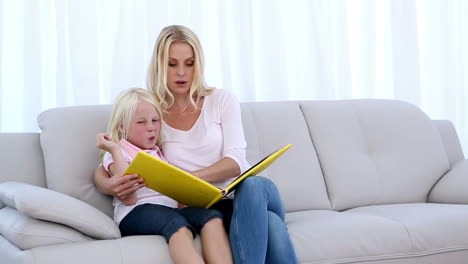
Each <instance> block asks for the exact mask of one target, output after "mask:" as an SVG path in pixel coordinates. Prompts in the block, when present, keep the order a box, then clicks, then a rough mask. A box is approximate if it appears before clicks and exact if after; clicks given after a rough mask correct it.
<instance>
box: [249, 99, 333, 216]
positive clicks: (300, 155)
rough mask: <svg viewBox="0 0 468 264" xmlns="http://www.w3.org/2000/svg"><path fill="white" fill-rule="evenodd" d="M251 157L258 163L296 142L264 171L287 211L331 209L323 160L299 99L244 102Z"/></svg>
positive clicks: (263, 173)
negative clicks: (274, 185)
mask: <svg viewBox="0 0 468 264" xmlns="http://www.w3.org/2000/svg"><path fill="white" fill-rule="evenodd" d="M241 109H242V122H243V128H244V131H245V136H246V140H247V160H248V161H249V163H250V164H255V163H256V162H258V161H259V160H260V159H261V158H263V157H264V156H266V155H267V154H269V153H271V152H272V151H274V150H275V149H277V148H279V147H281V146H285V145H286V144H292V147H291V149H289V150H288V151H287V152H286V153H285V154H284V155H283V156H281V157H280V158H279V159H278V160H277V161H276V162H275V163H273V164H272V165H271V166H270V167H269V168H268V169H267V170H266V171H264V172H262V173H261V174H260V175H262V176H266V177H268V178H270V179H271V180H272V181H273V182H275V184H276V185H277V186H278V190H279V192H280V193H281V196H282V198H283V200H284V203H285V206H286V211H288V212H291V211H301V210H310V209H331V204H330V200H329V199H328V194H327V190H326V186H325V182H324V180H323V175H322V171H321V169H320V163H319V161H318V158H317V154H316V152H315V148H314V145H313V143H312V140H311V138H310V134H309V130H308V127H307V123H306V122H305V119H304V115H303V114H302V111H301V108H300V105H299V103H298V102H255V103H241Z"/></svg>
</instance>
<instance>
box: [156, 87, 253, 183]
mask: <svg viewBox="0 0 468 264" xmlns="http://www.w3.org/2000/svg"><path fill="white" fill-rule="evenodd" d="M162 129H163V135H164V143H163V145H162V149H163V151H164V156H165V157H166V159H167V160H168V162H169V163H171V164H173V165H174V166H177V167H179V168H180V169H183V170H185V171H188V172H191V171H195V170H198V169H202V168H206V167H208V166H211V165H212V164H214V163H216V162H218V161H219V160H220V159H222V158H224V157H229V158H231V159H233V160H234V161H236V162H237V164H239V167H240V169H241V171H242V172H243V171H245V170H246V169H248V168H249V164H248V163H247V160H246V159H245V147H246V145H247V144H246V141H245V137H244V130H243V128H242V121H241V111H240V104H239V101H238V100H237V98H236V97H235V96H234V95H233V94H231V93H229V92H228V91H226V90H219V89H216V90H215V91H214V92H213V93H211V94H210V95H208V96H206V97H205V100H204V102H203V106H202V110H201V113H200V116H199V117H198V119H197V121H196V122H195V124H194V125H193V127H192V128H191V129H190V130H188V131H183V130H179V129H175V128H172V127H171V126H169V125H168V124H166V123H165V122H163V128H162ZM232 180H233V179H230V180H228V181H225V182H219V183H214V185H216V186H218V187H219V188H225V187H226V186H227V185H229V184H230V183H231V182H232Z"/></svg>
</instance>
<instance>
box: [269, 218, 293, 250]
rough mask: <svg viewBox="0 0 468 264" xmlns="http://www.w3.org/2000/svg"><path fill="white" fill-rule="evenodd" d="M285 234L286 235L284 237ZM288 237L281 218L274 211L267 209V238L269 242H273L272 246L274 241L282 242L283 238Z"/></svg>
mask: <svg viewBox="0 0 468 264" xmlns="http://www.w3.org/2000/svg"><path fill="white" fill-rule="evenodd" d="M285 236H286V237H285ZM287 237H289V233H288V229H287V227H286V224H285V223H284V221H283V219H281V217H280V216H279V215H277V214H276V213H273V212H271V211H268V238H269V239H268V240H269V243H272V244H273V247H274V246H280V245H276V243H280V244H281V243H282V242H281V241H284V239H285V238H287Z"/></svg>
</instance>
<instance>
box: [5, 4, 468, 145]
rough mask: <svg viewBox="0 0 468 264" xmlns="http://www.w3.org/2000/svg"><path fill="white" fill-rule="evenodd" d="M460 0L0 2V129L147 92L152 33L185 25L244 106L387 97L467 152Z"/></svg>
mask: <svg viewBox="0 0 468 264" xmlns="http://www.w3.org/2000/svg"><path fill="white" fill-rule="evenodd" d="M466 14H468V1H465V0H378V1H375V0H349V1H346V0H284V1H282V0H223V1H217V0H198V1H193V0H192V1H191V0H178V1H170V0H167V1H163V0H160V1H158V0H146V1H145V0H136V1H131V0H120V1H118V0H80V1H78V0H0V131H2V132H23V131H24V132H27V131H37V130H38V128H37V125H36V116H37V115H38V113H40V112H41V111H43V110H45V109H48V108H53V107H60V106H69V105H83V104H103V103H106V104H107V103H112V102H113V100H114V98H115V96H116V95H117V94H118V93H119V92H120V91H121V90H123V89H126V88H129V87H145V79H146V69H147V66H148V63H149V59H150V57H151V53H152V49H153V44H154V42H155V40H156V37H157V35H158V33H159V31H160V30H161V29H162V28H163V27H164V26H167V25H170V24H182V25H186V26H188V27H190V28H191V29H193V31H194V32H195V33H196V34H197V35H198V36H199V37H200V39H201V42H202V45H203V47H204V51H205V61H206V78H207V82H208V84H210V85H211V86H216V87H220V88H224V89H228V90H231V91H232V92H234V93H235V94H236V95H237V96H238V98H239V99H240V100H241V101H271V100H323V99H348V98H392V99H399V100H404V101H408V102H411V103H413V104H415V105H417V106H419V107H420V108H422V109H423V111H425V112H426V113H427V114H428V115H429V116H430V117H431V118H433V119H449V120H451V121H452V122H453V123H454V124H455V126H456V128H457V131H458V133H459V135H460V139H461V141H462V144H463V145H464V149H465V152H466V153H468V104H466V103H465V101H466V100H467V99H468V87H467V84H468V80H467V78H468V65H467V64H468V20H467V19H468V18H467V16H466Z"/></svg>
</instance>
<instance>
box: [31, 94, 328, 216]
mask: <svg viewBox="0 0 468 264" xmlns="http://www.w3.org/2000/svg"><path fill="white" fill-rule="evenodd" d="M241 108H242V120H243V127H244V131H245V136H246V140H247V144H248V147H247V153H248V154H247V159H248V161H249V163H250V164H255V163H256V162H257V161H259V160H260V159H261V158H262V157H264V156H265V155H267V154H269V153H270V152H272V151H273V150H275V149H277V148H278V147H280V146H284V145H286V144H289V143H291V144H293V147H292V148H291V149H290V150H289V151H288V152H287V153H285V154H284V155H283V156H282V157H280V159H279V160H278V161H277V162H275V163H274V164H272V165H271V167H270V168H268V169H267V170H266V171H264V172H262V173H261V175H262V176H266V177H269V178H270V179H272V180H273V181H274V182H275V183H276V184H277V185H278V189H279V191H280V193H281V194H282V196H283V198H284V200H285V206H286V209H287V211H299V210H306V209H331V205H330V202H329V199H328V196H327V192H326V188H325V183H324V181H323V176H322V173H321V170H320V165H319V162H318V159H317V155H316V153H315V150H314V147H313V144H312V141H311V140H310V135H309V131H308V129H307V125H306V122H305V120H304V117H303V115H302V113H301V110H300V107H299V104H298V103H297V102H281V103H280V102H278V103H274V102H270V103H242V104H241ZM110 113H111V106H110V105H99V106H74V107H64V108H55V109H51V110H47V111H45V112H43V113H41V114H40V115H39V117H38V123H39V127H40V128H41V136H40V141H41V146H42V150H43V154H44V162H45V171H46V177H47V185H48V188H50V189H52V190H55V191H59V192H61V193H65V194H68V195H70V196H73V197H75V198H78V199H80V200H82V201H85V202H87V203H89V204H91V205H93V206H95V207H97V208H98V209H100V210H101V211H103V212H105V213H106V214H108V215H109V216H112V211H113V208H112V204H111V199H110V197H109V196H107V195H103V194H102V193H100V192H99V191H98V190H97V189H96V187H95V185H94V184H93V182H92V177H93V172H94V170H95V168H96V167H97V166H98V164H99V162H100V158H99V151H98V149H97V148H96V147H95V136H96V133H98V132H104V131H106V126H107V123H108V120H109V118H110Z"/></svg>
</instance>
